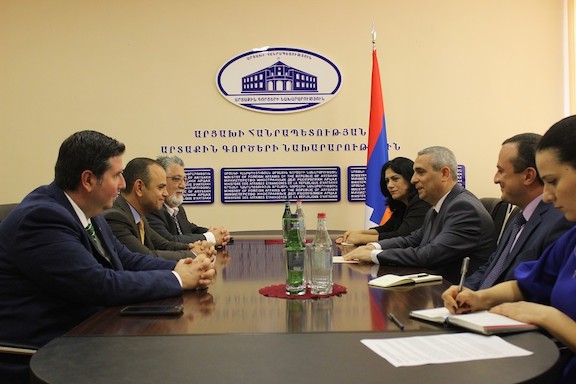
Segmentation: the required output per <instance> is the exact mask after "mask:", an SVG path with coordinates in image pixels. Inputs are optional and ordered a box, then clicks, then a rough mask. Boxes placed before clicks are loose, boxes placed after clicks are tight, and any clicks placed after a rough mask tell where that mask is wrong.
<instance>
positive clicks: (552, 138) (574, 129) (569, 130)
mask: <svg viewBox="0 0 576 384" xmlns="http://www.w3.org/2000/svg"><path fill="white" fill-rule="evenodd" d="M575 149H576V115H574V116H568V117H565V118H564V119H562V120H560V121H558V122H557V123H556V124H554V125H553V126H552V127H550V129H548V131H546V133H545V134H544V136H542V139H540V142H539V143H538V147H537V148H536V151H538V152H540V151H544V150H553V151H554V152H556V155H557V156H558V160H559V162H560V163H566V164H569V165H570V166H572V168H576V150H575Z"/></svg>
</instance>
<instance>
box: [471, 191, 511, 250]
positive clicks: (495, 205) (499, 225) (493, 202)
mask: <svg viewBox="0 0 576 384" xmlns="http://www.w3.org/2000/svg"><path fill="white" fill-rule="evenodd" d="M480 201H481V202H482V204H483V205H484V208H486V210H487V211H488V213H489V214H490V216H492V220H493V221H494V239H495V240H496V244H498V243H499V242H500V238H501V237H502V234H503V233H504V231H505V230H506V227H507V226H508V224H509V223H510V219H511V218H512V217H514V216H515V215H516V214H517V213H518V212H519V211H520V208H518V207H517V206H515V205H513V204H510V203H509V202H507V201H504V200H502V199H500V198H498V197H482V198H480Z"/></svg>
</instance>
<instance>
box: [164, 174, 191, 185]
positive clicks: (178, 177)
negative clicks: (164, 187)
mask: <svg viewBox="0 0 576 384" xmlns="http://www.w3.org/2000/svg"><path fill="white" fill-rule="evenodd" d="M168 178H169V179H170V180H172V181H173V182H175V183H178V184H180V182H181V181H184V183H186V180H187V179H186V176H168Z"/></svg>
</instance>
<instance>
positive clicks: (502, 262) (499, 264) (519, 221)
mask: <svg viewBox="0 0 576 384" xmlns="http://www.w3.org/2000/svg"><path fill="white" fill-rule="evenodd" d="M524 224H526V219H525V218H524V215H523V214H522V212H518V214H517V215H516V216H515V217H514V219H513V222H512V223H511V225H512V233H510V237H509V238H508V242H507V243H506V246H505V247H504V249H503V250H502V253H500V255H498V260H496V264H494V267H493V268H492V269H491V270H490V271H488V273H487V274H486V275H485V277H484V280H483V281H482V283H481V284H480V289H486V288H490V287H491V286H493V285H494V283H495V282H496V280H498V277H499V276H500V275H501V274H502V272H504V266H506V265H508V263H507V262H506V261H507V260H508V257H509V255H510V251H511V250H512V245H514V242H515V241H516V236H518V232H520V229H521V228H522V226H523V225H524Z"/></svg>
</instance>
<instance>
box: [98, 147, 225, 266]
mask: <svg viewBox="0 0 576 384" xmlns="http://www.w3.org/2000/svg"><path fill="white" fill-rule="evenodd" d="M124 178H125V180H126V188H124V189H123V190H122V191H121V192H120V196H119V197H118V198H117V199H116V201H115V202H114V206H113V207H112V208H110V209H107V210H106V211H104V214H103V215H104V217H105V218H106V221H108V225H110V228H112V232H113V233H114V235H115V236H116V237H117V238H118V240H120V242H121V243H123V244H124V245H125V246H126V247H128V249H130V250H131V251H133V252H139V253H144V254H147V255H151V256H159V257H163V258H165V259H173V260H178V259H181V258H186V257H194V256H195V254H194V253H206V254H208V255H209V256H211V255H213V254H214V253H215V249H214V247H213V246H212V245H211V244H209V243H207V242H206V241H204V242H203V243H202V242H201V241H198V242H196V243H188V242H186V243H180V242H174V241H168V240H166V239H165V238H163V237H162V236H160V235H159V234H158V233H157V232H156V231H155V230H153V229H152V228H151V227H150V225H149V224H148V220H146V217H145V216H146V215H147V214H150V213H152V212H156V211H158V210H159V209H160V208H161V207H162V204H163V203H164V200H165V199H166V197H167V196H168V192H167V190H166V172H164V168H162V166H161V165H160V164H159V163H158V162H156V161H154V160H152V159H149V158H145V157H137V158H135V159H132V160H130V161H129V162H128V164H126V168H125V169H124ZM191 251H192V252H191Z"/></svg>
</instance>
